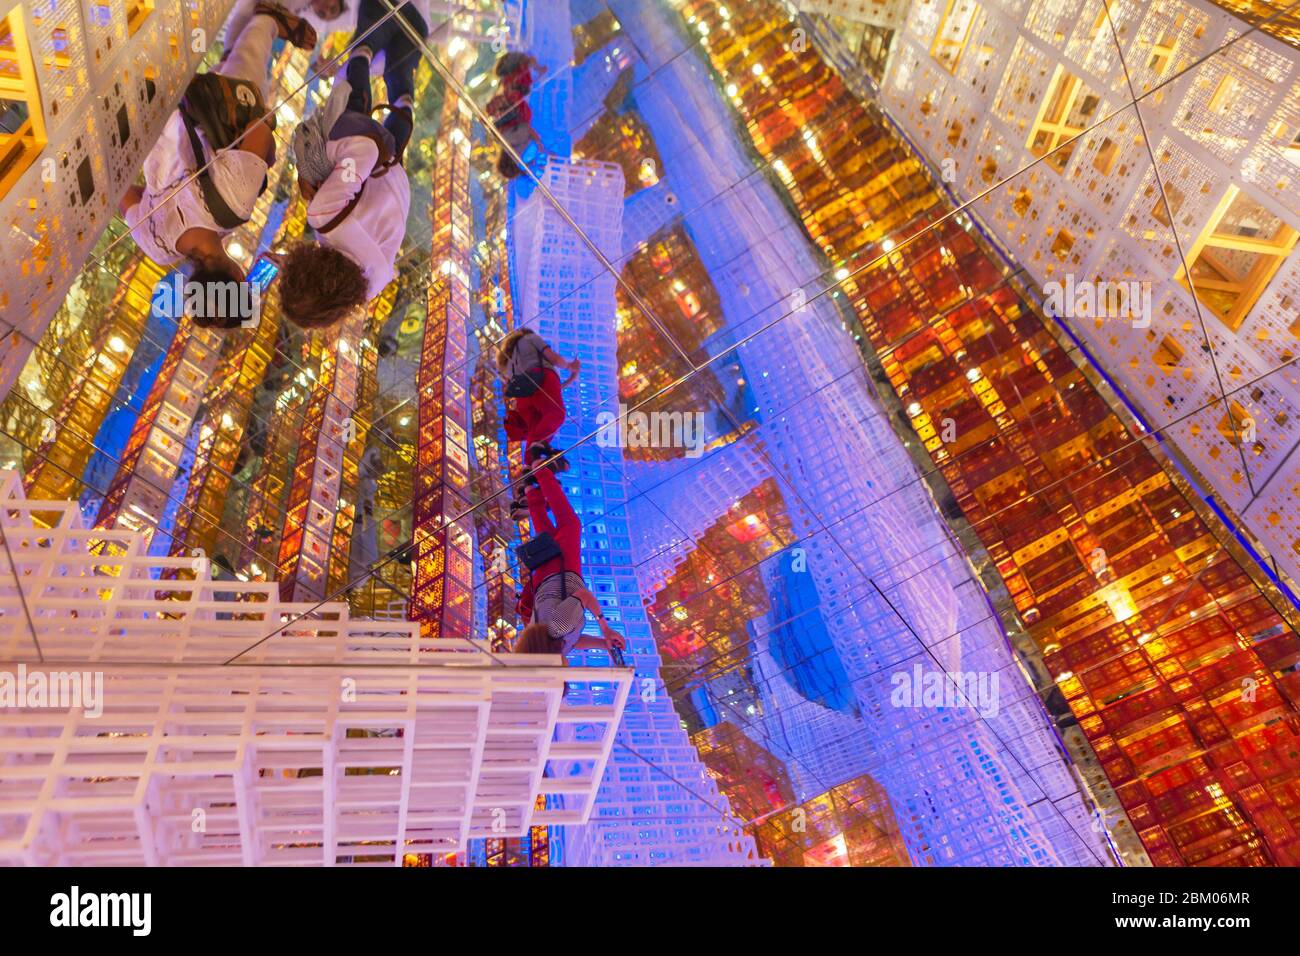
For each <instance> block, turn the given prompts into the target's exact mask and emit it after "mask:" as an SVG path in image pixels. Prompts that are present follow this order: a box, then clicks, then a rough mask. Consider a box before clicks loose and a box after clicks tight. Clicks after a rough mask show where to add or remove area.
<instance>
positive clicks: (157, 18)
mask: <svg viewBox="0 0 1300 956" xmlns="http://www.w3.org/2000/svg"><path fill="white" fill-rule="evenodd" d="M232 5H233V0H157V2H156V3H155V7H154V9H153V10H152V11H151V12H150V13H149V14H148V15H147V16H146V17H145V18H144V20H143V21H141V23H140V25H139V27H138V28H137V30H136V32H135V33H134V35H131V36H128V33H127V5H126V0H94V2H91V3H84V4H83V3H81V2H79V0H40V2H38V3H34V4H32V5H30V6H27V5H25V4H21V3H18V2H17V0H0V16H9V15H18V16H23V17H25V22H26V26H27V35H28V37H29V39H30V44H31V53H32V61H33V66H34V70H35V78H36V83H37V86H38V89H39V95H40V103H41V112H42V115H43V119H44V123H45V130H46V137H47V142H46V144H45V147H44V149H43V150H42V152H41V153H40V155H39V156H38V157H37V158H36V161H35V162H34V163H32V165H31V166H29V167H28V168H27V170H26V171H25V172H24V173H23V174H22V176H21V177H20V178H19V179H18V181H17V182H16V183H15V184H14V185H13V187H12V188H11V189H10V190H9V191H8V193H7V194H6V195H5V196H3V197H0V255H2V256H3V258H4V260H5V261H7V262H13V263H17V264H18V268H17V269H16V270H14V272H13V273H12V274H11V276H10V281H8V282H6V283H5V289H4V291H3V292H0V313H2V314H3V315H4V325H3V326H0V334H2V337H0V394H4V393H6V392H8V390H9V388H10V387H11V386H12V384H13V383H14V381H15V380H16V379H17V377H18V374H19V372H20V371H21V370H22V366H23V363H24V362H25V361H26V360H27V356H28V354H29V353H30V352H31V350H32V348H33V347H34V345H35V343H36V342H37V341H38V340H39V339H40V336H41V332H42V331H43V330H44V328H45V326H46V325H47V324H48V323H49V321H50V319H51V318H52V317H53V315H54V313H55V312H56V311H57V310H58V307H59V305H60V303H61V302H62V301H63V298H64V296H65V295H66V294H67V291H68V289H69V287H70V286H71V285H72V283H73V281H74V280H75V279H76V276H77V273H78V272H79V271H80V269H81V267H82V266H83V265H84V263H85V260H86V258H87V256H88V255H89V253H90V251H91V248H92V247H93V246H94V244H95V242H96V240H98V238H99V236H100V234H101V233H102V232H103V230H104V228H105V227H106V226H107V225H108V223H109V221H110V220H111V219H112V217H113V215H114V214H115V213H116V210H117V202H118V199H119V197H120V196H121V195H122V193H123V192H124V191H125V190H126V188H127V186H129V185H130V184H131V183H132V182H133V181H134V179H135V176H136V173H137V172H138V170H139V169H140V166H141V164H142V163H143V161H144V157H145V154H146V153H147V152H148V151H149V149H150V148H151V147H152V146H153V144H154V141H155V140H156V139H157V137H158V134H159V133H160V132H161V131H162V128H163V124H164V123H165V122H166V120H167V117H168V115H169V114H170V113H171V111H172V109H173V108H174V107H175V105H176V103H177V101H179V99H180V96H181V93H182V92H183V90H184V88H185V85H186V84H187V83H188V81H189V78H190V77H191V76H192V75H193V74H194V72H195V70H196V69H197V68H198V66H199V63H200V61H201V60H202V59H203V57H204V55H205V53H206V50H207V44H208V42H209V40H211V39H215V37H216V34H217V31H218V29H219V28H220V26H221V22H222V20H223V19H224V17H225V15H226V12H227V10H228V9H229V8H230V7H231V6H232ZM196 31H202V32H196ZM56 37H57V42H58V43H60V44H65V46H64V48H63V49H62V50H60V51H58V54H57V55H56V52H55V49H56V48H55V43H56ZM146 77H147V78H149V79H151V80H153V82H154V84H155V85H156V89H155V93H154V96H153V98H152V99H150V98H149V96H148V95H147V93H146V86H145V80H146ZM124 133H125V135H123V134H124ZM51 173H52V174H53V175H52V176H51V175H50V174H51ZM51 179H52V181H50V180H51Z"/></svg>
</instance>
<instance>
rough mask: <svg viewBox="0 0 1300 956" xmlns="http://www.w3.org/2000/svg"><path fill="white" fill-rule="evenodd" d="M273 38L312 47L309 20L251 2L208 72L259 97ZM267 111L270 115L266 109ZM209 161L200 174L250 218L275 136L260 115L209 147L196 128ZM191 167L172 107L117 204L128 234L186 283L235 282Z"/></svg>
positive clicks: (223, 231)
mask: <svg viewBox="0 0 1300 956" xmlns="http://www.w3.org/2000/svg"><path fill="white" fill-rule="evenodd" d="M276 36H279V37H280V38H282V39H286V40H289V41H290V42H292V43H294V44H295V45H297V46H303V45H305V44H310V45H311V46H315V43H316V37H315V35H314V31H312V29H311V26H310V24H307V23H305V22H304V21H302V20H301V19H299V18H298V17H294V16H292V15H291V14H288V13H286V12H285V11H283V10H282V9H281V8H278V7H274V6H273V5H271V4H265V3H259V4H258V5H257V7H256V8H255V11H254V15H253V16H252V17H250V18H249V19H248V21H247V23H245V24H244V27H243V29H242V30H241V31H240V32H239V35H238V36H237V37H236V38H235V40H234V42H233V43H232V44H230V45H229V46H228V47H227V52H226V55H225V56H224V57H223V58H222V61H221V63H219V64H218V66H217V69H216V71H215V72H217V73H220V74H221V75H223V76H227V77H231V78H233V79H239V80H245V81H247V82H248V83H250V84H252V85H253V86H255V87H257V89H258V90H260V91H261V95H262V99H263V100H265V99H266V96H267V83H268V78H269V77H268V74H269V71H270V59H271V45H272V43H273V42H274V41H275V38H276ZM268 115H270V114H268ZM197 135H198V138H199V141H200V144H201V146H202V147H203V149H204V152H205V154H206V157H207V159H208V160H209V163H208V167H207V172H208V174H209V176H210V177H211V180H212V183H213V185H214V186H215V187H216V189H217V191H218V192H219V193H220V198H221V199H222V200H223V201H224V202H225V203H226V205H227V206H228V207H229V210H230V211H231V212H233V213H234V214H235V215H237V216H241V217H244V218H245V219H247V217H249V216H251V215H252V212H253V204H254V203H255V202H256V201H257V197H258V196H259V195H261V193H262V189H263V188H264V187H265V184H266V172H267V168H268V166H269V164H270V162H271V161H272V160H273V159H274V157H275V136H274V133H272V128H271V127H270V126H268V125H267V124H266V123H265V122H264V121H263V120H262V119H259V120H256V121H254V122H253V123H250V124H249V126H248V127H247V128H246V129H245V131H244V134H243V137H242V139H240V140H239V141H238V142H236V143H234V144H232V145H231V146H229V147H227V148H225V149H219V150H212V149H211V147H209V146H208V143H207V138H206V137H205V136H204V135H203V133H202V131H201V130H200V131H198V133H197ZM198 169H199V160H198V159H197V158H196V157H195V154H194V149H193V148H192V146H191V143H190V140H189V135H188V133H187V131H186V128H185V123H184V120H183V118H182V116H181V113H180V111H179V110H177V111H176V112H174V113H173V114H172V115H171V117H170V118H169V119H168V121H167V125H166V126H165V127H164V128H163V132H162V135H161V136H160V137H159V139H158V142H157V143H155V144H154V147H153V149H151V150H150V151H149V154H148V156H146V157H145V161H144V170H143V172H144V185H143V186H139V185H135V186H132V187H131V188H130V189H128V190H127V191H126V194H125V195H124V196H123V197H122V201H121V204H120V206H119V208H120V210H121V213H122V216H123V218H124V219H125V220H126V224H127V226H128V227H129V228H130V230H131V236H132V238H133V239H134V240H135V242H136V245H138V246H139V247H140V249H141V251H143V252H144V253H145V255H147V256H148V257H149V258H150V259H152V260H153V261H154V262H156V263H157V264H158V265H160V266H171V265H181V264H187V266H186V268H188V270H189V282H190V283H203V284H205V285H206V284H207V283H210V282H222V283H224V282H228V281H231V280H233V281H235V282H240V281H243V279H244V270H243V267H242V266H241V265H240V264H239V263H238V262H236V261H235V260H233V259H232V258H231V257H230V256H229V255H228V254H227V253H226V249H225V246H224V245H223V244H222V239H223V238H224V237H225V236H227V235H229V234H230V233H231V232H232V231H233V229H232V228H223V227H222V226H221V225H219V224H218V223H217V221H216V218H215V217H214V215H213V212H212V210H210V209H209V208H208V204H207V202H206V200H205V199H204V196H203V189H202V186H201V184H200V182H199V180H198V179H197V178H196V177H195V176H194V174H195V172H196V171H197V170H198Z"/></svg>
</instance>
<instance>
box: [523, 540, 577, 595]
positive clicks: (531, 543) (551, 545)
mask: <svg viewBox="0 0 1300 956" xmlns="http://www.w3.org/2000/svg"><path fill="white" fill-rule="evenodd" d="M515 556H516V557H518V558H519V563H520V564H522V565H524V566H525V567H526V568H528V570H529V571H536V570H537V569H538V568H540V567H541V566H542V565H543V564H545V563H546V562H547V561H554V560H555V559H556V558H559V559H560V560H561V563H563V560H564V552H563V551H561V550H560V545H559V543H558V542H557V541H556V540H555V539H554V538H553V537H551V534H550V532H548V531H543V532H542V533H541V534H536V535H533V536H532V537H531V538H529V539H528V540H527V541H525V542H524V543H523V544H521V545H519V546H518V547H517V548H515ZM560 573H561V574H563V573H564V572H563V571H561V572H560ZM560 583H561V585H563V584H564V582H563V581H561V582H560ZM565 597H568V595H567V594H566V595H565Z"/></svg>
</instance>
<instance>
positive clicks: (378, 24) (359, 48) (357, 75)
mask: <svg viewBox="0 0 1300 956" xmlns="http://www.w3.org/2000/svg"><path fill="white" fill-rule="evenodd" d="M386 12H387V11H386V10H385V9H384V5H383V4H382V3H380V2H379V0H360V5H359V6H358V7H357V29H356V32H355V33H353V34H352V38H351V39H350V40H349V41H348V46H349V47H350V48H351V49H352V54H351V56H350V57H349V58H348V64H347V66H346V67H345V68H344V76H346V77H347V81H348V85H349V86H351V87H352V94H351V95H350V96H349V97H348V109H350V110H356V111H357V112H359V113H366V114H369V113H370V107H371V101H370V61H371V60H372V59H374V52H373V51H375V50H382V49H384V46H385V45H386V44H387V42H388V41H389V38H390V37H391V36H392V31H393V30H394V29H396V30H399V31H400V29H401V27H399V26H398V24H397V23H396V22H395V20H394V18H393V17H389V18H388V19H387V20H385V19H384V14H385V13H386ZM371 27H374V29H373V30H372V29H371ZM354 44H355V45H354ZM384 58H385V59H387V58H388V57H387V55H385V57H384Z"/></svg>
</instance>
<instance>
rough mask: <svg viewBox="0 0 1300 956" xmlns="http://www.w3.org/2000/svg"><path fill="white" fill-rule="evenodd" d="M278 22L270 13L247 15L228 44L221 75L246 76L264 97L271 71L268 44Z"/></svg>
mask: <svg viewBox="0 0 1300 956" xmlns="http://www.w3.org/2000/svg"><path fill="white" fill-rule="evenodd" d="M279 30H280V27H279V24H277V23H276V22H275V19H274V18H273V17H269V16H267V15H266V14H264V13H258V14H255V15H254V16H252V17H250V18H249V20H248V22H247V23H246V24H245V25H244V29H242V30H240V31H239V36H237V37H235V39H234V40H233V41H232V43H231V46H230V53H229V54H227V56H226V57H225V61H224V62H225V65H224V66H222V68H221V75H222V76H229V77H234V78H235V79H239V80H247V81H248V82H250V83H252V84H253V85H255V86H256V87H257V88H258V89H259V90H260V91H261V93H262V98H263V99H265V98H266V97H267V96H268V95H269V92H268V91H269V84H268V80H269V79H270V73H271V44H272V43H274V42H275V38H276V36H278V35H279Z"/></svg>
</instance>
